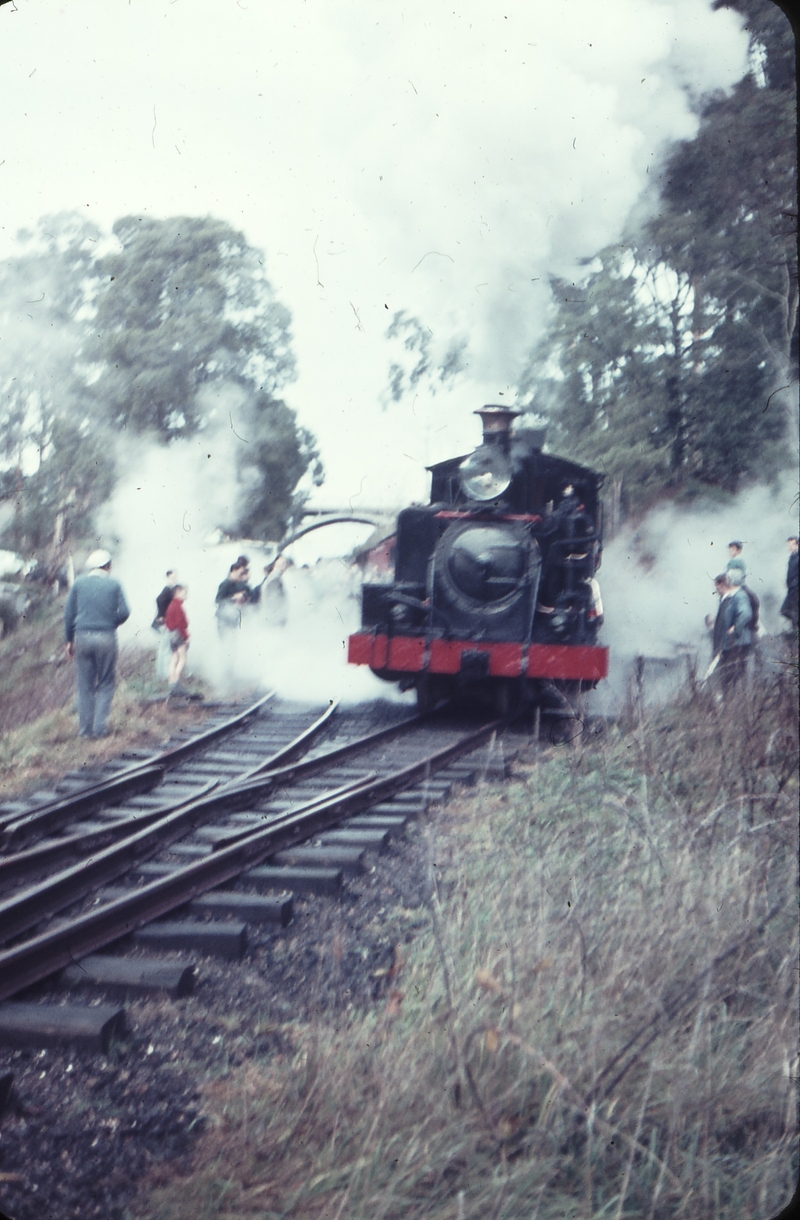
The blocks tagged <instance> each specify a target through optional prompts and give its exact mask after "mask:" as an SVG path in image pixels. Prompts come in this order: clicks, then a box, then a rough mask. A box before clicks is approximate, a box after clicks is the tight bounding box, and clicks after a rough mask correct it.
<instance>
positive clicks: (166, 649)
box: [152, 568, 178, 678]
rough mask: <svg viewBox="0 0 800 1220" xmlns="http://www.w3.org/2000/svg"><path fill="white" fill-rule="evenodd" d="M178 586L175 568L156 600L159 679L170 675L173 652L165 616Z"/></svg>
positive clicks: (168, 574) (168, 575)
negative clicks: (165, 624)
mask: <svg viewBox="0 0 800 1220" xmlns="http://www.w3.org/2000/svg"><path fill="white" fill-rule="evenodd" d="M177 584H178V574H177V572H176V571H175V569H174V568H170V569H169V571H168V572H167V583H166V584H165V585H164V588H163V589H162V590H161V592H160V593H159V595H158V597H157V598H156V617H155V618H154V619H153V622H152V627H153V630H154V631H157V632H158V649H157V651H156V676H157V677H159V678H166V677H167V676H168V674H169V666H170V660H171V658H172V650H171V649H170V643H169V632H168V631H167V629H166V627H165V626H164V616H165V614H166V613H167V607H168V606H169V603H170V602H171V601H172V598H173V595H174V593H175V589H176V587H177Z"/></svg>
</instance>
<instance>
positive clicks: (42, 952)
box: [0, 696, 503, 1049]
mask: <svg viewBox="0 0 800 1220" xmlns="http://www.w3.org/2000/svg"><path fill="white" fill-rule="evenodd" d="M397 715H398V716H399V717H400V718H399V719H397V718H396V719H394V720H390V722H389V723H386V724H384V726H383V727H380V728H378V729H375V728H373V727H371V726H370V724H369V719H370V713H369V711H368V712H367V713H366V715H365V713H363V712H362V713H360V714H359V713H358V712H355V713H350V714H348V715H346V716H345V715H343V714H340V713H338V711H337V709H336V708H335V707H329V708H327V709H308V708H296V707H292V706H291V705H286V704H282V703H280V702H278V701H275V700H272V699H270V697H269V696H267V697H266V698H265V699H263V700H261V701H259V703H258V704H255V705H253V706H252V707H250V708H247V709H245V710H244V711H242V712H239V713H237V714H236V715H235V716H228V717H224V718H220V719H219V721H218V722H216V723H212V724H211V726H210V727H208V728H207V729H206V730H205V731H204V732H203V733H202V734H200V735H198V736H196V737H193V738H191V739H189V740H186V741H183V742H179V743H177V744H174V745H173V746H172V748H171V749H168V750H166V751H163V752H162V753H160V754H157V755H152V756H136V757H128V758H125V759H122V760H119V761H118V762H117V763H115V764H113V765H112V766H110V767H109V768H108V770H107V773H105V774H104V775H90V776H82V777H77V776H76V777H73V780H74V781H75V782H74V790H73V791H66V792H55V793H52V794H40V795H39V798H38V799H37V800H36V801H35V802H34V803H33V804H32V805H31V804H30V803H29V804H28V805H27V806H25V807H22V808H19V807H11V808H9V807H8V806H5V807H0V1001H3V1002H2V1003H0V1041H3V1042H6V1043H11V1044H14V1043H16V1044H20V1043H22V1044H24V1045H51V1044H58V1043H64V1042H67V1043H78V1044H82V1045H85V1046H94V1047H97V1048H101V1049H105V1048H107V1047H108V1044H109V1039H110V1038H111V1037H112V1036H113V1035H114V1033H115V1032H121V1031H122V1029H123V1021H124V1010H123V1009H121V1008H119V1007H118V1006H115V1005H108V1004H98V1003H96V1002H95V1003H94V1005H93V1006H87V1005H86V1004H85V1003H80V1002H78V1003H72V1002H68V1003H66V1004H65V1003H64V1001H63V995H64V990H65V989H66V990H67V992H68V993H69V996H70V1000H71V998H72V997H71V993H72V992H73V991H74V992H76V993H77V992H78V991H79V989H80V988H81V987H84V986H85V985H86V984H89V985H92V986H94V987H95V988H100V989H101V990H106V991H107V990H108V989H109V988H122V989H123V990H124V991H126V992H127V993H128V994H131V993H133V994H136V993H137V992H147V991H162V992H163V991H165V990H166V991H168V992H171V993H172V994H174V995H176V996H179V995H183V994H187V993H188V992H189V991H191V989H192V987H193V983H194V980H195V971H196V963H195V961H194V957H195V956H196V955H198V954H200V955H203V954H211V955H215V956H220V957H223V958H227V959H228V960H240V959H241V958H243V957H244V956H245V954H246V952H247V943H248V927H249V926H252V925H253V924H265V923H266V924H270V923H271V924H277V925H281V926H286V924H288V923H289V922H290V920H291V919H292V915H293V902H294V897H293V896H294V895H295V894H298V893H299V894H303V893H308V892H311V893H317V894H320V893H321V894H329V895H336V894H338V892H339V891H340V889H341V887H342V883H343V878H344V877H345V876H346V875H347V874H348V873H356V872H358V870H359V869H360V868H361V867H363V858H364V854H365V852H367V851H369V850H370V849H372V850H380V849H381V848H382V847H383V846H384V845H385V844H386V842H387V839H388V837H389V836H391V835H393V834H394V835H396V834H400V833H401V832H402V829H403V827H404V825H405V823H406V821H407V819H408V817H409V816H413V815H414V814H415V813H417V812H419V811H420V810H421V809H422V808H424V807H425V806H426V805H427V803H428V801H430V800H431V799H438V798H440V797H442V796H444V795H445V794H446V793H447V791H448V789H449V787H450V785H451V784H452V783H453V782H454V781H457V780H469V779H471V778H472V776H473V775H474V773H475V772H476V770H477V769H478V767H479V766H480V763H479V762H477V761H475V751H476V750H478V749H479V748H480V747H481V746H483V745H484V744H485V743H487V742H489V741H490V739H492V737H493V735H495V734H496V733H497V732H498V731H499V730H501V729H502V727H503V726H502V724H501V723H500V722H498V721H490V722H484V723H480V724H475V723H474V722H473V723H471V724H464V723H461V724H458V723H456V722H454V721H453V720H452V719H450V720H448V719H447V718H446V717H445V716H443V715H442V714H432V715H431V714H429V715H427V716H424V717H419V716H412V717H408V716H407V714H406V713H405V711H403V712H398V713H397ZM469 755H473V760H472V761H469V759H468V757H467V756H469ZM462 759H463V760H465V761H463V762H461V761H459V760H462ZM79 779H80V781H82V782H80V784H78V782H77V781H78V780H79ZM167 950H169V951H171V952H173V953H174V952H175V951H178V952H179V953H181V954H189V955H190V956H189V957H185V956H181V957H179V958H178V959H177V960H176V959H174V957H173V958H171V959H170V960H165V959H164V957H163V956H153V954H156V953H163V951H167ZM147 954H150V956H147ZM33 985H38V986H37V990H38V992H39V995H38V1002H25V1000H24V999H23V1000H20V999H19V998H18V997H19V993H20V992H23V991H24V990H25V989H26V988H30V987H31V986H33ZM12 997H13V998H12ZM78 999H80V997H78Z"/></svg>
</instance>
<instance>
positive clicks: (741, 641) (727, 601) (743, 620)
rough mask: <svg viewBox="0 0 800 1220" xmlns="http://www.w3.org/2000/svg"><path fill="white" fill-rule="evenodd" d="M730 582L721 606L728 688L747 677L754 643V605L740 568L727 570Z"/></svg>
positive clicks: (723, 661) (722, 658) (724, 679)
mask: <svg viewBox="0 0 800 1220" xmlns="http://www.w3.org/2000/svg"><path fill="white" fill-rule="evenodd" d="M726 583H727V591H726V594H725V595H724V596H723V599H722V603H721V606H720V609H721V611H722V618H723V622H722V627H723V631H722V640H721V642H722V655H721V656H720V676H721V678H722V683H723V686H725V687H726V689H727V688H728V687H730V686H732V685H734V683H736V682H738V680H739V679H740V678H741V677H743V676H744V671H745V665H746V664H747V657H748V655H749V653H750V648H751V645H752V642H753V633H752V631H751V630H750V626H751V623H752V621H753V607H752V604H751V602H750V598H749V597H748V596H747V590H746V589H745V588H744V587H743V585H742V577H741V576H740V574H739V572H738V571H736V570H734V571H732V572H728V573H726Z"/></svg>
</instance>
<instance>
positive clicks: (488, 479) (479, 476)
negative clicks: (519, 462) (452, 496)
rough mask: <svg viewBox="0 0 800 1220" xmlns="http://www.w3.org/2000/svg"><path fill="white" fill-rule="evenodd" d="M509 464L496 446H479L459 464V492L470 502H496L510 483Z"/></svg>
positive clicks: (510, 471)
mask: <svg viewBox="0 0 800 1220" xmlns="http://www.w3.org/2000/svg"><path fill="white" fill-rule="evenodd" d="M511 476H512V470H511V463H510V462H509V460H508V458H507V457H506V455H505V454H504V453H503V451H502V449H500V448H499V447H498V446H497V445H481V447H480V449H476V450H475V452H474V453H471V454H470V456H469V457H468V458H465V460H464V461H463V462H462V463H461V465H460V467H459V470H458V477H459V481H460V483H461V490H462V491H463V493H464V495H465V496H467V497H468V499H470V500H479V501H480V502H481V503H483V502H484V501H486V500H496V499H497V497H498V496H502V494H503V492H504V491H505V490H506V488H507V487H508V485H509V484H510V482H511Z"/></svg>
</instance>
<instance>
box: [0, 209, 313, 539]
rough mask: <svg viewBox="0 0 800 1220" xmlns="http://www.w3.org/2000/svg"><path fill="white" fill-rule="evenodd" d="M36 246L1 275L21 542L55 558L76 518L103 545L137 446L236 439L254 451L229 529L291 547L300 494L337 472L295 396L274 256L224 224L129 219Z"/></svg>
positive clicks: (4, 451)
mask: <svg viewBox="0 0 800 1220" xmlns="http://www.w3.org/2000/svg"><path fill="white" fill-rule="evenodd" d="M20 246H21V251H20V254H19V255H18V256H17V257H15V258H14V259H10V260H7V261H6V262H5V263H3V264H0V319H1V320H2V321H3V324H4V327H3V329H4V339H6V340H7V341H6V343H5V344H4V345H3V347H2V348H0V394H2V400H0V463H4V465H3V468H2V469H0V497H3V498H6V499H9V500H10V499H13V500H14V502H15V505H16V507H15V512H14V520H13V528H12V529H11V530H8V529H7V530H6V538H7V540H8V541H10V542H11V543H12V545H14V546H15V547H16V548H18V549H20V548H21V549H25V548H26V547H27V548H28V549H33V548H36V547H39V546H42V545H43V544H44V542H45V541H46V539H47V538H48V537H49V536H50V535H52V533H53V530H54V528H55V526H56V524H57V522H59V521H60V522H61V526H60V527H59V528H63V524H64V521H65V519H66V520H67V523H68V527H70V528H72V529H73V530H78V531H80V530H83V531H84V532H87V531H90V530H91V528H92V524H91V518H92V514H93V511H94V510H95V509H96V508H97V506H98V505H99V504H101V503H103V502H104V501H105V500H106V499H107V498H108V496H109V495H110V493H111V490H112V488H113V485H114V478H115V455H117V454H118V452H119V451H120V446H121V445H124V437H125V435H126V434H127V435H131V436H133V435H136V436H142V437H146V438H150V439H152V440H153V442H154V443H159V444H165V445H169V444H172V443H174V442H176V441H178V440H180V439H184V438H187V437H191V436H195V435H197V434H199V433H206V434H208V435H209V436H211V435H212V434H213V433H214V431H215V430H216V429H218V428H220V427H224V428H228V427H230V428H231V429H234V431H235V432H236V434H237V435H238V436H240V438H242V445H241V451H240V453H239V457H238V464H237V478H238V482H239V489H240V495H239V498H238V503H239V517H238V519H237V520H233V521H226V522H220V523H219V524H220V525H221V526H223V527H224V528H227V529H231V530H237V531H243V532H246V533H248V534H250V535H256V536H258V535H262V536H266V537H269V538H272V539H276V538H279V537H280V536H281V535H282V533H283V532H284V530H285V528H286V527H287V525H288V522H289V520H290V519H291V517H292V514H293V512H294V511H295V510H296V508H297V505H298V500H299V499H302V494H303V493H302V492H299V491H298V484H299V483H300V482H301V480H303V479H304V476H308V477H309V478H310V479H313V480H315V481H317V482H319V481H321V477H322V470H321V466H320V463H319V460H318V455H317V452H316V449H315V444H314V438H313V437H312V436H311V434H310V433H309V432H308V431H307V430H306V429H303V428H301V427H299V426H298V424H297V420H296V417H295V413H294V412H293V411H292V410H291V409H290V408H289V407H288V406H287V405H286V404H285V403H284V402H283V401H282V399H281V398H280V391H281V390H282V389H283V387H284V386H285V385H286V384H287V383H288V382H289V381H290V380H291V379H292V377H293V376H294V357H293V354H292V348H291V335H290V329H289V327H290V317H289V313H288V311H287V310H286V309H285V307H284V306H283V305H281V304H280V302H278V301H277V299H276V298H275V295H274V293H273V290H272V288H271V286H270V283H269V280H268V279H267V276H266V272H265V269H264V262H265V258H264V255H263V254H262V253H261V252H260V251H258V250H257V249H255V248H254V247H252V246H250V245H248V243H247V242H246V241H245V239H244V237H243V235H242V234H241V233H237V232H236V231H235V230H233V229H232V228H231V227H230V226H229V225H227V224H226V223H224V222H223V221H220V220H217V219H215V218H213V217H171V218H168V219H166V220H151V219H142V218H136V217H125V218H123V219H121V220H119V221H117V223H116V224H115V225H114V228H113V233H112V235H111V236H110V237H109V235H107V234H103V233H101V232H100V231H99V230H97V229H96V228H94V227H93V226H91V225H88V224H87V223H86V222H84V221H83V220H82V218H79V217H75V216H71V215H68V216H60V217H56V218H48V219H46V220H44V221H42V222H40V224H39V226H38V228H37V230H36V232H35V233H31V234H23V235H20ZM34 302H35V303H34ZM32 309H35V310H36V312H35V314H34V313H32V312H28V311H30V310H32ZM27 319H30V322H28V321H27ZM9 340H10V341H9ZM234 408H235V412H236V415H235V419H234V414H233V411H234ZM307 481H308V479H306V482H307Z"/></svg>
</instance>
